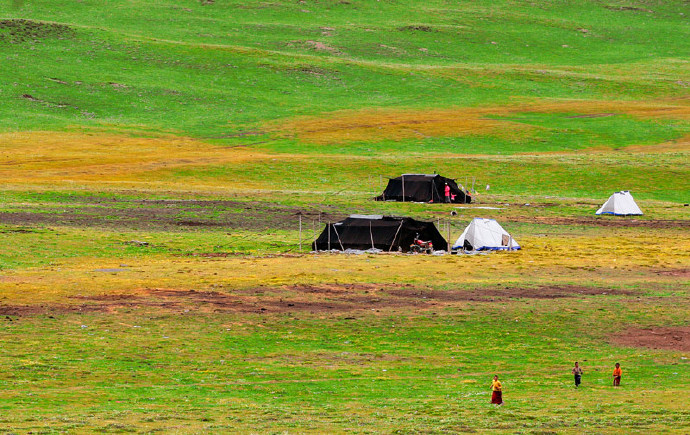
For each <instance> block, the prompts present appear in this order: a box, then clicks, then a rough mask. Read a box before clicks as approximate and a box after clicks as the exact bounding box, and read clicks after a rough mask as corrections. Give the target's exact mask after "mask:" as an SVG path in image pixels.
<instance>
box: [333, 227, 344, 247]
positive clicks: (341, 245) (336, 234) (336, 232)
mask: <svg viewBox="0 0 690 435" xmlns="http://www.w3.org/2000/svg"><path fill="white" fill-rule="evenodd" d="M333 231H335V236H336V237H337V238H338V244H339V245H340V249H342V250H343V251H344V250H345V248H344V247H343V242H341V241H340V234H338V230H337V229H336V228H335V225H334V226H333Z"/></svg>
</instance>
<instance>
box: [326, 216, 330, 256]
mask: <svg viewBox="0 0 690 435" xmlns="http://www.w3.org/2000/svg"><path fill="white" fill-rule="evenodd" d="M326 227H328V250H329V251H330V250H331V223H330V222H329V223H328V224H327V225H326Z"/></svg>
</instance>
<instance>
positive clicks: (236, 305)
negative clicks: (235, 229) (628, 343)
mask: <svg viewBox="0 0 690 435" xmlns="http://www.w3.org/2000/svg"><path fill="white" fill-rule="evenodd" d="M629 294H633V293H632V292H627V291H621V290H614V289H602V288H591V287H580V286H543V287H534V288H518V287H507V288H502V287H494V288H483V289H469V290H433V289H429V288H420V287H416V286H412V285H404V286H389V285H385V286H384V285H376V284H330V285H328V284H324V285H318V286H312V285H300V286H283V287H266V288H254V289H248V290H228V291H195V290H179V289H141V290H137V291H134V292H133V293H131V294H103V295H96V296H74V297H72V298H71V299H72V301H73V303H71V304H70V303H64V304H40V305H0V315H2V316H8V318H10V319H11V317H9V316H19V317H21V316H28V315H51V314H56V315H57V314H66V313H93V312H105V313H115V312H118V311H121V310H132V309H145V310H146V309H155V310H157V311H168V312H182V311H199V312H216V313H218V312H220V313H258V314H274V313H312V314H318V313H348V312H357V311H363V310H368V311H371V310H386V309H395V308H414V309H417V310H426V309H438V308H442V307H444V306H452V305H455V304H460V303H466V302H472V301H474V302H501V301H507V300H510V299H515V298H517V299H523V298H524V299H556V298H568V297H580V296H584V295H629Z"/></svg>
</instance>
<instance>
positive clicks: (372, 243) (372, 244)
mask: <svg viewBox="0 0 690 435" xmlns="http://www.w3.org/2000/svg"><path fill="white" fill-rule="evenodd" d="M369 238H370V239H371V249H376V248H374V235H373V234H372V232H371V221H369Z"/></svg>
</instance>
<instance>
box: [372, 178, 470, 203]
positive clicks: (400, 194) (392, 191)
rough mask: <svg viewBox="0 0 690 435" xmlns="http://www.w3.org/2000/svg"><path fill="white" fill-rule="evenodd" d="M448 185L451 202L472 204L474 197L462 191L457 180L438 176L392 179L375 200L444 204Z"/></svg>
mask: <svg viewBox="0 0 690 435" xmlns="http://www.w3.org/2000/svg"><path fill="white" fill-rule="evenodd" d="M446 184H448V187H450V197H451V202H453V203H456V204H469V203H470V202H472V197H471V196H470V195H469V194H466V193H465V192H463V191H462V190H460V188H459V187H458V184H457V183H456V182H455V180H453V179H452V178H446V177H442V176H440V175H438V174H433V175H424V174H403V175H401V176H400V177H398V178H391V179H390V180H388V186H387V187H386V190H384V191H383V194H381V195H380V196H377V197H376V198H375V199H376V200H377V201H410V202H444V201H445V187H446Z"/></svg>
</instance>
